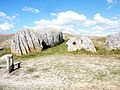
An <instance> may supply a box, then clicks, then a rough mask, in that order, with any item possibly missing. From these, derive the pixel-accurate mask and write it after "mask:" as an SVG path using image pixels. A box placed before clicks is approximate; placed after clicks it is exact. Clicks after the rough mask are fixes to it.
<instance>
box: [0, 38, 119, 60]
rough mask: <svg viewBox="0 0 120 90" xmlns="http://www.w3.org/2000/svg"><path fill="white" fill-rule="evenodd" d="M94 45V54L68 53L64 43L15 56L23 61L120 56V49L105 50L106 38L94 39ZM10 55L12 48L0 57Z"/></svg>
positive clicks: (83, 52) (82, 52) (3, 52)
mask: <svg viewBox="0 0 120 90" xmlns="http://www.w3.org/2000/svg"><path fill="white" fill-rule="evenodd" d="M92 41H93V43H94V44H95V47H96V50H97V52H96V53H92V52H90V51H86V50H84V49H82V50H79V51H75V52H68V51H67V45H66V41H64V42H63V43H62V44H60V45H57V46H54V47H52V48H48V49H45V50H43V51H40V52H34V53H31V54H29V55H23V56H21V57H20V56H14V59H15V60H22V59H29V58H34V57H39V56H46V55H62V54H63V55H64V54H70V55H71V54H72V55H77V54H78V55H79V54H80V55H94V56H96V55H100V56H118V57H119V56H120V49H116V50H112V51H107V50H106V49H105V41H106V38H105V37H101V38H94V39H92ZM7 53H10V48H5V49H4V50H3V51H0V56H2V55H4V54H7Z"/></svg>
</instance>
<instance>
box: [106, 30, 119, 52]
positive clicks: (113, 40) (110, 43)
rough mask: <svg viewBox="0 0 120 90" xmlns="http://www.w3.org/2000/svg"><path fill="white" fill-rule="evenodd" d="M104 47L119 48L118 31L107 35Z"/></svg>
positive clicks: (109, 48)
mask: <svg viewBox="0 0 120 90" xmlns="http://www.w3.org/2000/svg"><path fill="white" fill-rule="evenodd" d="M106 49H108V50H113V49H120V32H118V33H115V34H111V35H109V36H107V40H106Z"/></svg>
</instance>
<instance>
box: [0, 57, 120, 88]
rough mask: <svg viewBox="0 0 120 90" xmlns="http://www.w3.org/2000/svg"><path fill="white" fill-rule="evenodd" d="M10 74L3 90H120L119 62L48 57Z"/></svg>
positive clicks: (0, 72) (3, 78)
mask: <svg viewBox="0 0 120 90" xmlns="http://www.w3.org/2000/svg"><path fill="white" fill-rule="evenodd" d="M21 66H22V67H21V68H20V69H18V70H16V71H14V72H12V73H11V74H7V73H6V70H5V66H3V67H2V68H1V69H0V90H91V89H92V90H103V89H104V90H120V60H119V59H117V58H103V57H90V56H87V57H85V56H76V55H75V56H74V55H72V56H68V55H61V56H46V57H39V58H34V59H31V60H29V61H23V62H22V64H21Z"/></svg>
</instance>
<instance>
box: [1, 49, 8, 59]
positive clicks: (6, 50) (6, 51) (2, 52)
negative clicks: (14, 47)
mask: <svg viewBox="0 0 120 90" xmlns="http://www.w3.org/2000/svg"><path fill="white" fill-rule="evenodd" d="M9 53H10V48H4V50H2V51H0V57H1V56H3V55H5V54H9Z"/></svg>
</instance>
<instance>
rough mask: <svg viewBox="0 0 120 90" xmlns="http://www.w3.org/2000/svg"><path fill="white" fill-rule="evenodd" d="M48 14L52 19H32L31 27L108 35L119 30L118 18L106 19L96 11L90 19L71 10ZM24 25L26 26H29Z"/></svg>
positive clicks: (119, 20) (119, 22) (119, 21)
mask: <svg viewBox="0 0 120 90" xmlns="http://www.w3.org/2000/svg"><path fill="white" fill-rule="evenodd" d="M50 15H52V16H53V17H54V19H52V20H46V19H41V20H37V21H34V22H33V23H34V24H35V27H32V28H34V29H38V28H56V29H60V30H62V31H63V32H65V33H80V34H85V35H90V34H91V35H108V34H109V33H111V32H118V31H119V30H120V19H114V20H112V19H108V18H105V17H103V16H102V15H101V14H100V13H96V14H95V15H94V16H93V18H92V19H88V18H87V16H85V15H84V14H79V13H77V12H74V11H71V10H68V11H65V12H59V13H50ZM24 27H27V28H28V27H29V26H24ZM29 28H30V27H29Z"/></svg>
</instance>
